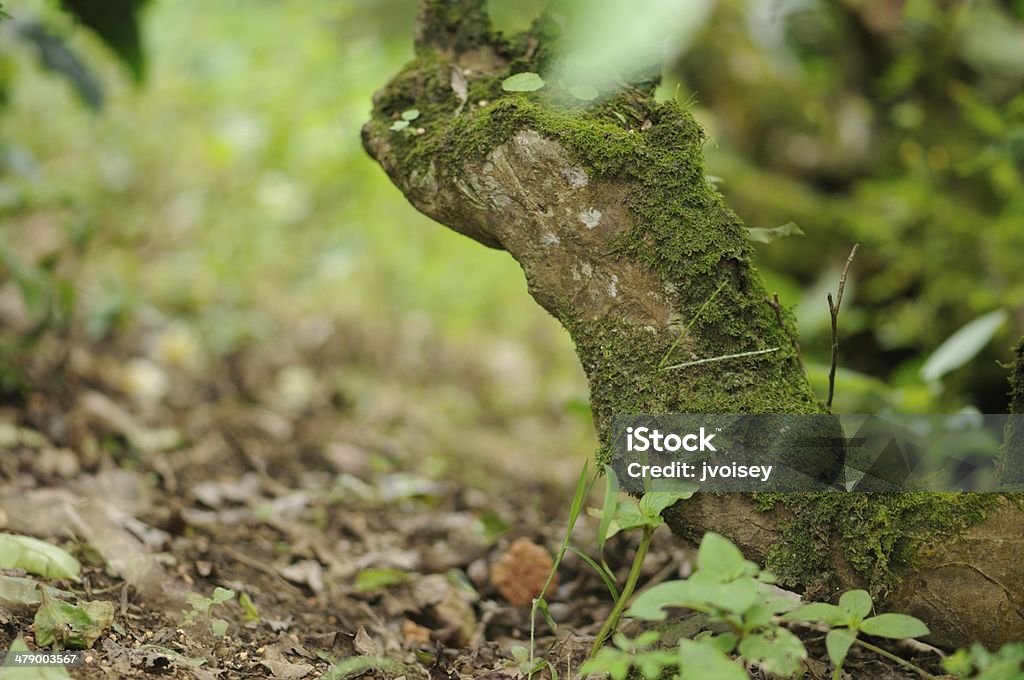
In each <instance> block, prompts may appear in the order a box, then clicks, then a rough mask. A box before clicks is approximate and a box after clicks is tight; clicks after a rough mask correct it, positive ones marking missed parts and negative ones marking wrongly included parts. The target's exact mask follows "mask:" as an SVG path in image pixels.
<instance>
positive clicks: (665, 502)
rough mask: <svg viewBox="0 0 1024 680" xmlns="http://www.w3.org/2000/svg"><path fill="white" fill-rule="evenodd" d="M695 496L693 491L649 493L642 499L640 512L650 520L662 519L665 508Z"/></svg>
mask: <svg viewBox="0 0 1024 680" xmlns="http://www.w3.org/2000/svg"><path fill="white" fill-rule="evenodd" d="M692 495H693V492H692V491H686V492H676V491H648V492H647V493H645V494H644V495H643V496H642V497H641V498H640V512H642V513H643V514H644V515H646V516H647V517H650V518H652V519H653V518H657V517H661V513H662V511H663V510H665V508H668V507H671V506H673V505H675V504H676V503H677V502H679V501H681V500H685V499H687V498H689V497H691V496H692Z"/></svg>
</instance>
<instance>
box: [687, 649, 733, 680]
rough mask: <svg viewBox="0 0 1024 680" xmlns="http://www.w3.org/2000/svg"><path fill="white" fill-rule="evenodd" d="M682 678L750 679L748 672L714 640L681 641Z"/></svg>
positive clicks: (691, 679)
mask: <svg viewBox="0 0 1024 680" xmlns="http://www.w3.org/2000/svg"><path fill="white" fill-rule="evenodd" d="M679 678H680V680H711V678H714V680H748V676H747V672H746V671H745V670H744V669H743V668H742V667H740V665H739V664H737V663H736V662H735V661H733V660H732V659H730V658H729V657H727V656H726V655H725V654H723V653H722V652H721V650H719V649H718V648H717V647H716V646H715V645H714V643H712V642H694V641H693V640H685V639H684V640H680V641H679Z"/></svg>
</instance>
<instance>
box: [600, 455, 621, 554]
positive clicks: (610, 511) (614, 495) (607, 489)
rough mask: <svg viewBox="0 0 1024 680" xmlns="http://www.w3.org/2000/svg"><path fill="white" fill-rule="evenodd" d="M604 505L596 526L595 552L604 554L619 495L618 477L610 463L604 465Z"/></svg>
mask: <svg viewBox="0 0 1024 680" xmlns="http://www.w3.org/2000/svg"><path fill="white" fill-rule="evenodd" d="M604 479H605V485H604V507H603V508H602V509H601V522H600V524H598V526H597V552H598V554H599V555H603V554H604V544H605V541H607V540H608V529H609V528H610V527H611V525H612V520H613V519H614V518H615V509H616V507H617V506H618V503H617V502H616V499H618V497H619V478H618V476H617V475H616V474H615V470H613V469H612V466H611V465H607V464H606V465H605V466H604Z"/></svg>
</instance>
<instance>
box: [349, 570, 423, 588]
mask: <svg viewBox="0 0 1024 680" xmlns="http://www.w3.org/2000/svg"><path fill="white" fill-rule="evenodd" d="M409 578H410V577H409V572H407V571H403V570H401V569H392V568H390V567H380V568H376V567H374V568H370V569H363V570H362V571H360V572H359V573H358V574H356V579H355V588H356V590H359V591H362V592H366V591H368V590H377V589H379V588H390V587H391V586H397V585H401V584H402V583H405V582H406V581H408V580H409Z"/></svg>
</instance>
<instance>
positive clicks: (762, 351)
mask: <svg viewBox="0 0 1024 680" xmlns="http://www.w3.org/2000/svg"><path fill="white" fill-rule="evenodd" d="M780 349H782V348H781V347H772V348H770V349H758V350H754V351H753V352H740V353H738V354H723V355H722V356H718V357H708V358H707V359H697V360H695V361H687V362H686V363H682V364H675V365H674V366H666V367H665V368H663V369H661V370H663V371H671V370H672V369H674V368H686V367H687V366H699V365H701V364H710V363H711V362H713V361H727V360H729V359H742V358H743V357H754V356H757V355H759V354H771V353H772V352H778V351H779V350H780Z"/></svg>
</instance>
